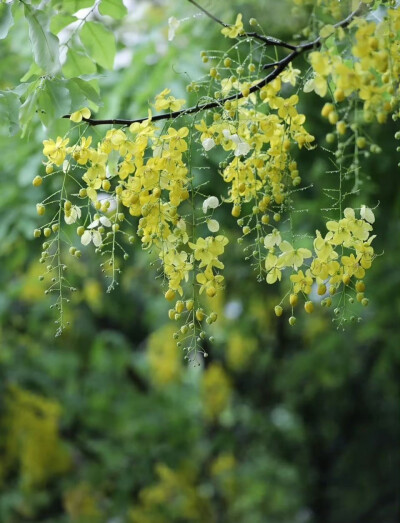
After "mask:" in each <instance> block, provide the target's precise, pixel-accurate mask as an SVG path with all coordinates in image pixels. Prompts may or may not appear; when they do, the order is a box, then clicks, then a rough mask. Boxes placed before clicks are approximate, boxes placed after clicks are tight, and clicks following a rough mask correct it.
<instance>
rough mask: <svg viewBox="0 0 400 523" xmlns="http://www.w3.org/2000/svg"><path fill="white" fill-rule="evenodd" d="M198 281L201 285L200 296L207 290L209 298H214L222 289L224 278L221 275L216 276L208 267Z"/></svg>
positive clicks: (197, 278) (198, 276)
mask: <svg viewBox="0 0 400 523" xmlns="http://www.w3.org/2000/svg"><path fill="white" fill-rule="evenodd" d="M196 280H197V282H198V283H200V285H201V287H200V291H199V294H202V292H203V291H204V290H205V291H206V294H207V295H208V296H210V297H213V296H215V294H216V292H217V291H218V290H220V289H221V288H222V286H223V281H224V277H223V276H222V275H221V274H217V275H214V273H213V271H212V269H211V268H210V267H207V269H206V270H205V271H204V272H200V273H199V274H198V275H197V276H196Z"/></svg>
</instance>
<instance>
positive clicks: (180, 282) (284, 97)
mask: <svg viewBox="0 0 400 523" xmlns="http://www.w3.org/2000/svg"><path fill="white" fill-rule="evenodd" d="M296 3H298V4H299V3H300V0H299V1H298V2H296ZM250 24H251V25H253V26H254V25H256V21H251V22H250ZM345 25H348V22H346V24H342V25H340V24H337V26H336V27H335V26H325V27H323V29H322V30H321V36H320V37H318V38H317V40H315V41H313V42H312V45H310V46H309V51H310V54H309V60H310V63H311V65H312V68H313V73H312V75H313V76H312V78H309V79H308V81H307V82H306V84H305V89H304V90H305V91H306V92H307V91H311V90H314V91H315V92H316V93H317V94H319V95H320V96H322V97H324V96H326V95H328V93H329V92H332V93H333V99H332V101H331V102H330V101H329V102H327V103H326V104H325V105H324V106H323V108H322V115H323V116H324V117H326V118H327V119H328V120H329V122H330V123H331V124H334V125H336V129H335V133H331V134H330V135H327V141H328V143H331V142H332V141H335V140H337V141H338V148H337V151H336V152H335V153H334V158H336V161H337V164H338V165H339V164H340V168H338V170H337V173H338V175H337V181H338V189H337V201H336V203H335V204H334V205H333V207H332V208H331V209H328V211H330V214H329V217H327V220H326V224H325V225H326V229H327V232H325V233H321V232H320V231H318V230H317V231H316V234H315V236H314V237H313V238H310V237H307V236H305V235H303V236H301V238H302V239H301V240H300V237H299V235H297V234H296V232H295V231H293V229H292V226H291V225H290V227H287V226H286V225H285V223H286V224H287V223H288V222H290V223H291V220H290V218H291V213H292V211H293V208H294V200H295V197H296V192H297V191H298V190H299V186H301V183H302V179H301V176H300V172H299V169H298V158H297V152H298V151H299V150H301V149H303V150H304V149H305V150H310V149H314V148H315V147H316V140H315V138H314V137H313V136H312V135H311V134H310V133H309V132H308V130H307V129H306V117H305V115H304V114H302V112H301V111H300V110H299V103H300V100H299V94H298V92H299V91H298V90H297V91H296V89H297V84H298V80H299V78H300V70H298V69H295V68H293V66H292V64H291V62H290V61H289V60H288V59H286V58H285V59H283V60H286V61H283V62H274V63H272V64H269V65H267V67H268V68H270V70H271V72H270V73H269V75H270V76H268V77H267V78H265V77H263V73H262V67H260V66H259V65H255V64H254V62H253V58H254V57H253V56H252V55H248V56H247V57H246V58H245V59H244V61H243V62H240V61H236V62H235V60H237V58H234V59H232V58H231V57H230V56H228V55H226V54H224V55H223V57H222V58H221V59H219V61H218V63H217V64H216V67H212V68H211V69H210V71H209V75H208V76H207V82H208V83H207V89H208V91H207V92H208V93H213V98H212V99H213V102H212V103H211V104H210V103H209V102H208V103H207V104H205V106H204V109H207V110H204V111H203V112H202V113H201V117H200V118H197V115H198V114H200V109H198V108H197V107H195V108H191V109H189V110H188V113H189V114H194V120H193V121H191V122H190V124H189V123H188V122H189V121H190V120H188V118H189V114H188V115H186V116H185V110H184V109H182V107H183V106H184V104H185V100H183V99H177V98H175V97H174V96H173V95H171V91H170V89H164V90H163V91H162V92H161V93H160V94H158V95H157V96H156V97H155V103H154V107H155V108H156V110H157V111H167V114H166V115H165V116H166V117H165V118H164V117H163V115H161V117H160V115H158V116H157V117H153V116H152V113H151V111H150V110H149V114H148V118H146V119H143V120H139V121H136V122H133V123H132V124H131V125H129V126H128V125H125V126H124V127H123V128H111V129H109V130H108V131H107V132H106V133H105V136H104V137H103V138H101V139H100V140H98V141H96V140H94V139H93V137H92V136H90V135H88V134H87V129H88V128H89V126H86V128H85V131H84V132H83V133H82V134H81V135H80V137H79V139H78V140H77V141H76V143H72V140H71V138H70V137H57V139H56V140H51V139H49V140H45V141H44V149H43V153H44V155H45V156H46V157H47V161H46V162H45V171H46V177H49V176H50V177H54V176H55V175H57V176H60V179H61V180H62V181H61V189H60V191H59V192H58V197H57V199H56V200H55V201H54V194H53V195H52V197H50V198H49V199H47V200H45V201H43V202H41V203H38V205H37V212H38V214H39V215H40V216H42V215H43V214H45V212H46V209H47V208H48V207H51V206H52V205H53V204H54V203H55V204H56V206H57V210H56V212H55V214H54V216H53V217H52V218H51V219H50V221H49V222H48V223H47V224H46V225H45V226H43V227H41V228H40V229H36V230H35V233H34V234H35V236H36V237H39V236H41V235H42V234H43V235H44V236H45V238H47V239H46V241H45V242H44V244H43V252H42V258H41V261H42V262H43V263H47V264H48V265H47V272H48V273H49V274H51V273H52V272H53V271H55V272H56V275H55V276H54V277H53V278H52V280H51V282H52V283H51V285H50V288H49V291H53V290H57V291H58V292H59V293H60V298H59V300H58V301H57V303H56V306H57V308H58V310H59V311H60V314H61V316H62V306H63V300H64V299H65V298H64V297H63V295H62V292H63V288H64V287H67V286H68V284H67V281H66V279H65V277H64V275H63V271H64V267H65V262H64V259H63V258H62V256H61V253H60V234H61V229H62V226H64V224H66V225H67V226H71V225H74V224H76V226H77V229H76V232H77V235H78V241H79V242H80V244H81V245H83V246H87V245H89V244H93V245H94V247H95V248H96V250H97V251H99V252H100V253H101V254H102V255H107V256H108V259H107V260H106V262H104V263H102V265H101V266H102V268H103V271H104V272H105V273H106V274H108V275H110V277H111V278H112V281H111V284H110V288H112V287H113V285H115V282H116V275H117V274H118V272H119V267H118V263H117V261H116V252H118V250H120V251H121V252H122V253H123V257H124V258H125V259H127V257H128V254H127V252H126V251H125V248H124V241H125V240H127V241H128V242H130V243H133V242H134V241H135V238H136V236H137V237H138V238H140V243H141V245H142V248H143V249H144V250H145V251H147V252H149V254H151V256H152V262H153V264H154V263H156V264H157V266H158V275H159V277H160V278H162V281H163V286H164V293H165V298H166V299H167V300H168V301H170V302H171V308H170V309H169V312H168V315H169V318H170V319H172V320H175V321H178V322H179V325H180V326H179V328H178V330H177V331H176V332H175V333H174V339H175V340H176V341H177V344H178V346H179V347H183V348H184V349H185V350H186V351H187V352H188V353H190V352H191V351H195V352H197V350H202V349H201V348H200V349H199V344H201V342H202V340H203V339H204V338H205V337H206V336H208V334H207V331H206V329H207V327H205V325H204V323H206V324H208V325H210V324H212V323H214V322H215V321H216V320H217V314H216V312H214V311H212V310H211V309H210V308H209V300H212V299H214V297H215V296H217V295H219V294H220V293H221V292H222V290H223V289H224V285H225V280H224V275H223V272H222V271H223V269H224V262H223V256H224V254H225V249H226V248H227V245H228V238H227V236H226V234H224V233H223V230H221V226H220V223H219V221H218V220H217V219H216V218H217V216H218V214H219V211H218V209H219V207H220V206H221V205H225V204H228V205H229V206H230V210H231V214H232V216H233V217H234V218H235V219H236V220H237V224H238V225H239V227H240V229H241V230H240V232H241V235H240V237H239V238H238V242H239V243H243V244H244V248H245V252H246V259H250V260H252V264H253V266H254V267H255V269H256V270H257V272H258V279H259V280H260V281H261V280H266V282H267V283H268V284H274V283H276V282H280V281H282V282H283V281H286V288H287V294H286V296H285V297H284V298H283V299H282V301H281V302H280V303H279V304H278V305H277V306H276V307H275V313H276V314H277V316H280V315H281V314H282V313H283V310H284V307H287V306H288V307H289V308H291V310H292V313H291V316H290V318H289V323H290V324H294V322H295V316H294V307H295V306H296V304H297V303H298V301H299V297H303V298H304V301H305V303H304V308H305V310H306V312H307V313H311V312H312V311H313V309H314V303H316V302H318V301H319V302H320V303H321V304H322V305H325V306H328V307H329V306H330V305H331V304H332V303H333V301H332V300H336V302H335V304H334V305H335V306H334V311H335V315H338V316H339V318H338V319H339V321H340V322H342V320H343V321H345V318H346V317H347V312H346V307H347V304H348V303H351V302H352V301H354V298H353V295H354V296H355V298H356V300H357V301H358V302H360V303H361V304H362V305H367V304H368V299H367V298H366V297H365V295H364V292H365V284H364V282H363V278H364V276H365V273H366V271H367V270H368V269H369V268H370V267H371V264H372V262H373V260H374V258H375V256H376V255H375V253H374V249H373V247H372V242H373V239H374V238H375V236H373V235H371V234H372V224H373V223H374V220H375V217H374V214H373V212H372V210H371V209H370V208H368V207H367V206H365V205H363V206H362V207H361V208H359V207H358V209H359V212H360V214H358V211H357V209H353V208H352V207H347V208H345V209H344V211H343V213H342V204H343V201H344V199H345V198H346V194H344V193H343V192H342V182H343V180H344V174H343V173H347V174H349V175H351V176H354V192H356V191H357V190H358V188H359V183H360V181H359V171H360V169H359V158H358V154H359V153H358V151H359V150H360V149H365V148H366V145H367V142H366V139H365V138H364V136H362V135H361V134H360V130H359V126H358V125H357V120H356V118H355V116H354V114H355V112H356V110H357V103H360V104H362V105H363V110H364V119H365V120H366V121H370V119H371V118H372V117H374V118H375V119H376V120H377V121H378V122H379V123H383V122H384V121H385V120H386V117H387V115H388V114H389V113H391V112H393V111H394V109H395V107H396V105H397V100H398V96H399V88H398V83H399V75H400V65H399V64H400V56H399V52H400V48H399V45H398V39H397V37H398V35H399V34H400V11H399V10H396V9H389V10H387V16H386V17H385V18H384V19H383V21H382V22H379V23H375V22H369V21H365V20H364V19H362V18H354V20H353V21H352V22H351V23H350V29H349V31H350V36H347V34H345V33H344V29H343V27H344V26H345ZM342 26H343V27H342ZM222 33H223V35H224V36H226V37H227V38H231V39H235V40H237V42H239V43H240V45H244V46H246V45H248V43H247V40H246V39H243V38H242V37H243V36H246V33H245V30H244V25H243V19H242V16H241V15H238V17H237V19H236V22H235V24H234V25H232V26H224V28H223V29H222ZM331 37H332V38H331ZM263 38H264V37H263ZM348 38H353V41H352V45H351V49H352V59H350V60H348V59H347V57H345V56H344V53H342V52H341V49H342V47H341V46H343V45H345V44H346V42H347V40H346V39H348ZM345 40H346V41H345ZM239 43H237V44H236V45H235V46H234V49H237V46H238V45H239ZM347 43H348V42H347ZM285 45H286V44H285ZM286 47H288V49H291V50H292V55H289V57H292V59H294V58H295V57H296V56H298V54H300V52H301V49H302V48H301V47H300V48H297V47H295V46H292V45H289V46H287V45H286ZM260 48H261V49H262V52H261V55H260V56H258V60H259V61H260V62H262V61H263V60H265V54H263V53H265V52H266V51H265V47H264V48H262V47H261V46H260ZM299 49H300V50H299ZM304 49H305V47H304ZM286 50H287V49H286ZM236 54H237V53H236ZM208 59H209V58H208V56H207V55H206V54H203V61H204V62H207V61H208ZM282 63H283V64H284V66H285V67H281V64H282ZM245 66H246V67H245ZM275 67H278V70H276V69H275ZM199 89H200V87H199V86H198V85H196V84H190V85H189V86H188V90H189V91H196V92H197V91H198V90H199ZM207 96H208V98H207V100H209V99H210V95H209V94H208V95H207ZM340 104H342V105H341V106H340ZM199 107H201V104H200V105H199ZM340 107H342V108H343V109H341V108H340ZM339 114H343V119H342V120H339ZM371 115H372V116H371ZM181 116H182V117H185V118H186V119H185V120H181V118H179V117H181ZM394 116H395V117H396V113H395V114H394ZM90 117H91V113H90V110H89V109H88V108H83V109H79V110H77V111H75V112H74V113H73V114H72V115H71V116H70V118H71V120H72V121H73V122H76V123H78V124H79V123H81V126H80V127H79V129H80V130H82V129H83V128H84V125H85V124H84V122H85V121H89V123H91V120H90ZM172 117H174V119H173V118H172ZM165 121H166V122H167V124H165V123H160V122H165ZM181 121H182V122H183V124H181ZM348 128H351V129H352V131H353V132H354V139H350V140H347V139H346V140H345V139H344V138H342V137H343V136H344V135H345V134H346V131H347V129H348ZM329 136H331V137H333V139H332V140H331V138H329V139H328V137H329ZM349 145H350V146H351V147H353V151H352V154H353V155H352V163H351V165H349V166H346V164H345V161H344V160H343V158H344V156H345V155H344V150H345V148H346V147H349ZM196 148H197V150H199V151H200V152H201V154H202V155H203V156H207V155H213V154H214V153H215V151H217V150H218V151H219V155H221V154H222V155H223V161H221V162H220V164H219V175H220V176H221V177H222V180H223V181H224V182H225V184H226V191H225V192H224V194H221V195H218V197H217V196H216V195H208V194H204V192H203V191H204V188H203V185H202V184H200V183H199V180H198V178H197V174H196V170H195V169H194V168H193V165H192V151H193V150H194V149H196ZM372 150H373V145H372V146H371V151H372ZM214 175H218V173H214ZM71 180H72V183H74V184H75V189H76V190H75V191H74V190H72V191H71V190H70V189H69V185H70V183H71ZM42 181H43V179H42V177H41V176H36V177H35V178H34V180H33V184H34V185H35V186H39V185H41V183H42ZM343 207H344V205H343ZM285 217H286V218H288V219H287V220H286V221H285V220H284V219H283V218H285ZM280 222H281V223H280ZM75 241H76V239H75V240H73V241H72V242H71V244H70V248H69V252H70V254H71V255H73V256H76V257H79V256H80V255H81V251H80V249H78V248H77V247H76V246H75V245H73V243H74V242H75ZM125 243H126V242H125ZM249 251H250V254H248V253H249ZM287 297H288V299H286V298H287ZM211 303H212V301H211ZM62 323H63V322H62V319H61V320H60V327H61V328H62ZM208 339H209V340H212V339H213V338H212V336H209V338H208ZM200 346H201V345H200ZM202 351H203V350H202ZM203 352H204V351H203Z"/></svg>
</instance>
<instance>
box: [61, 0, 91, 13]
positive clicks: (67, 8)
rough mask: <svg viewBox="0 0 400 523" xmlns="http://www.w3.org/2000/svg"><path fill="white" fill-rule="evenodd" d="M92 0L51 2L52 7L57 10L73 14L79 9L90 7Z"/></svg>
mask: <svg viewBox="0 0 400 523" xmlns="http://www.w3.org/2000/svg"><path fill="white" fill-rule="evenodd" d="M93 4H94V0H63V1H60V0H56V1H53V2H52V5H53V7H54V8H55V9H56V10H57V11H63V12H64V13H71V14H74V13H76V12H77V11H79V10H80V9H84V8H86V7H92V5H93Z"/></svg>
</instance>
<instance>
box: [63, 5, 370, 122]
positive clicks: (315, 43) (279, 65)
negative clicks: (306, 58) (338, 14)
mask: <svg viewBox="0 0 400 523" xmlns="http://www.w3.org/2000/svg"><path fill="white" fill-rule="evenodd" d="M189 2H191V3H194V4H195V5H197V4H196V3H195V1H194V0H189ZM361 7H362V4H360V5H359V6H358V7H357V9H356V10H355V11H353V12H352V13H350V14H349V16H348V17H346V18H345V19H344V20H342V21H341V22H338V23H337V24H335V25H334V27H336V28H338V27H346V26H348V25H349V24H350V22H351V21H352V19H353V18H354V17H355V16H357V14H358V13H359V12H360V10H361ZM222 23H223V22H222ZM321 45H322V38H321V37H320V36H319V37H318V38H316V39H315V40H312V41H311V42H306V43H304V44H300V45H298V46H297V47H295V48H294V50H293V51H292V52H291V53H290V54H288V55H287V56H285V58H282V60H279V61H278V62H274V63H273V64H267V65H266V66H265V68H266V69H267V68H270V67H276V69H274V70H273V71H272V72H271V73H269V74H268V75H267V76H266V77H265V78H264V79H263V80H260V82H258V83H257V84H255V85H253V86H252V87H251V88H250V93H255V92H257V91H259V90H260V89H262V88H263V87H264V86H265V85H268V84H269V83H271V82H272V81H273V80H275V78H276V77H277V76H278V75H279V74H280V73H281V72H282V71H283V70H284V69H285V68H286V67H287V66H288V65H289V64H290V63H291V62H292V61H293V60H294V59H295V58H297V57H298V56H299V55H301V54H302V53H304V52H305V51H309V50H311V49H316V48H318V47H321ZM241 98H244V95H243V94H242V93H236V94H233V95H231V96H227V97H225V98H222V99H221V100H213V101H212V102H208V103H205V104H197V105H194V106H193V107H189V108H188V109H181V110H180V111H173V112H171V113H164V114H157V115H155V116H153V117H152V121H153V122H157V121H160V120H171V119H175V118H179V117H180V116H186V115H187V114H193V113H198V112H200V111H207V110H209V109H214V108H216V107H221V106H222V105H223V104H224V103H225V102H228V101H231V100H240V99H241ZM69 117H70V115H69V114H66V115H64V116H63V118H69ZM147 119H148V116H146V117H144V118H136V119H134V120H125V119H119V118H114V119H112V120H94V119H92V118H83V119H82V121H84V122H86V123H88V124H89V125H92V126H95V125H123V126H128V125H131V124H133V123H141V122H144V121H146V120H147Z"/></svg>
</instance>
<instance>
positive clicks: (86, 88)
mask: <svg viewBox="0 0 400 523" xmlns="http://www.w3.org/2000/svg"><path fill="white" fill-rule="evenodd" d="M94 82H95V81H93V80H92V81H91V82H88V81H86V80H82V78H73V79H72V80H70V84H71V85H74V86H75V87H77V88H78V89H79V90H80V91H81V93H82V94H83V95H84V96H85V97H86V98H87V99H88V100H89V101H90V102H93V103H94V104H96V105H102V101H101V99H100V96H99V93H98V92H97V91H96V89H95V88H94V87H93V85H92V84H93V83H94ZM75 107H76V106H75ZM77 109H80V107H77Z"/></svg>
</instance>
